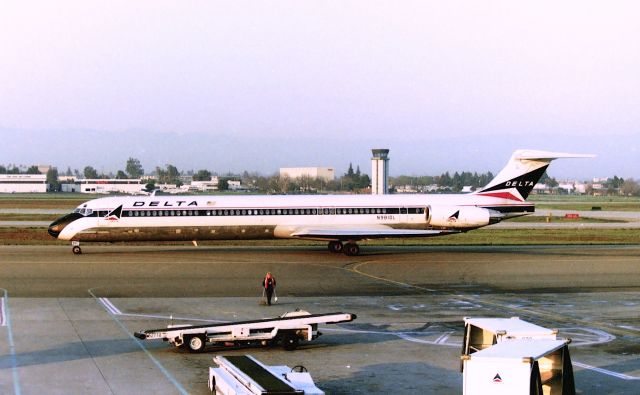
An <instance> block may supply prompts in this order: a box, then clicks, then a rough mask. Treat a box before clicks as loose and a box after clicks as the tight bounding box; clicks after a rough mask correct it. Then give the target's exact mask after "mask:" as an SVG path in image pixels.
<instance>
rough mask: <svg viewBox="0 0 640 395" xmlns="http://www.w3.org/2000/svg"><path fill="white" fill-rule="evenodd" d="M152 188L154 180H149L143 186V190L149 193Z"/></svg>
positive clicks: (154, 185) (153, 187) (154, 186)
mask: <svg viewBox="0 0 640 395" xmlns="http://www.w3.org/2000/svg"><path fill="white" fill-rule="evenodd" d="M154 189H156V182H155V180H149V182H148V183H147V185H145V186H144V191H146V192H149V193H151V192H152V191H153V190H154Z"/></svg>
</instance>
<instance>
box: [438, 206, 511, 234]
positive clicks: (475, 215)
mask: <svg viewBox="0 0 640 395" xmlns="http://www.w3.org/2000/svg"><path fill="white" fill-rule="evenodd" d="M428 212H429V218H428V220H427V222H428V224H429V225H431V226H433V227H442V228H453V229H473V228H479V227H482V226H486V225H491V224H495V223H497V222H500V220H502V218H503V217H504V216H503V215H502V214H501V213H499V212H497V211H494V210H488V209H486V208H480V207H475V206H433V207H430V208H429V211H428Z"/></svg>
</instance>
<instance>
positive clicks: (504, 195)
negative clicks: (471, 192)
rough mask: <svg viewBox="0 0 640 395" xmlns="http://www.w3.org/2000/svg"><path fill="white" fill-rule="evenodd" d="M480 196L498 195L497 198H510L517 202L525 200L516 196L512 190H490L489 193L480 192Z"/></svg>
mask: <svg viewBox="0 0 640 395" xmlns="http://www.w3.org/2000/svg"><path fill="white" fill-rule="evenodd" d="M478 195H479V196H490V197H497V198H501V199H509V200H515V201H517V202H523V201H524V200H523V199H520V198H518V197H516V196H514V195H513V194H512V193H510V192H489V193H479V194H478Z"/></svg>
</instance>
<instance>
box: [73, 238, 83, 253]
mask: <svg viewBox="0 0 640 395" xmlns="http://www.w3.org/2000/svg"><path fill="white" fill-rule="evenodd" d="M71 245H72V247H71V251H73V253H74V254H75V255H80V254H82V249H80V242H79V241H72V242H71Z"/></svg>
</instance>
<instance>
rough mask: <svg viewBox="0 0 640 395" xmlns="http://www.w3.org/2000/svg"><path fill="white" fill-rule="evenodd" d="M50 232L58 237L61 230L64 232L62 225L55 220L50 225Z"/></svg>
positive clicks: (52, 235)
mask: <svg viewBox="0 0 640 395" xmlns="http://www.w3.org/2000/svg"><path fill="white" fill-rule="evenodd" d="M48 232H49V234H50V235H51V237H54V238H56V239H57V238H58V235H59V234H60V232H62V226H61V225H60V224H56V223H55V222H52V223H51V225H49V229H48Z"/></svg>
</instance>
